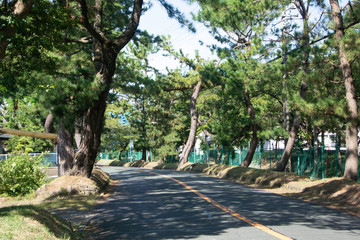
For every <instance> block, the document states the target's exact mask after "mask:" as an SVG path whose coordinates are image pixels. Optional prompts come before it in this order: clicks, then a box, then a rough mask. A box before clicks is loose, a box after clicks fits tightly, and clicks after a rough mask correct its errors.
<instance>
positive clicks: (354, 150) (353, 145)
mask: <svg viewBox="0 0 360 240" xmlns="http://www.w3.org/2000/svg"><path fill="white" fill-rule="evenodd" d="M330 6H331V13H332V16H333V20H334V24H335V37H336V40H337V44H338V46H337V47H338V50H339V59H340V68H341V71H342V74H343V78H344V83H345V91H346V102H347V107H348V116H347V119H346V120H347V124H346V162H345V172H344V177H345V178H348V179H353V180H355V181H356V180H357V178H358V164H359V163H358V161H359V160H358V136H357V133H358V131H357V126H358V121H357V118H358V109H357V100H356V95H355V86H354V78H353V75H352V69H351V65H350V63H349V61H348V59H347V56H346V51H345V46H344V43H343V38H344V36H345V31H344V24H343V18H342V15H341V10H340V7H339V1H338V0H330Z"/></svg>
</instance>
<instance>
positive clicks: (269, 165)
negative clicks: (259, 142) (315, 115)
mask: <svg viewBox="0 0 360 240" xmlns="http://www.w3.org/2000/svg"><path fill="white" fill-rule="evenodd" d="M247 153H248V149H246V148H243V149H242V148H239V149H235V150H225V149H219V150H208V151H201V152H191V153H190V155H189V158H188V161H189V162H192V163H204V164H214V163H215V164H225V165H240V164H241V163H242V162H243V161H244V159H245V157H246V155H247ZM148 154H149V155H148V156H147V159H149V160H150V161H156V160H158V159H154V156H153V154H152V153H151V152H149V153H148ZM282 154H283V150H282V149H264V148H257V149H256V152H255V154H254V158H253V161H252V163H251V165H250V167H251V168H257V169H264V170H274V169H275V168H276V165H277V163H278V162H279V161H280V159H281V157H282ZM99 158H101V159H114V158H117V159H119V160H121V161H124V162H132V161H137V160H140V159H142V152H134V151H123V152H121V154H119V153H117V154H116V153H114V152H108V153H100V154H99ZM163 161H164V162H167V163H178V161H179V158H178V156H176V155H170V156H166V158H165V159H163ZM344 168H345V150H343V149H340V147H335V148H331V149H325V148H324V147H318V148H294V149H293V151H292V154H291V159H290V161H289V164H288V165H287V168H286V171H287V172H292V173H295V174H298V175H301V176H305V177H309V178H314V179H318V178H329V177H341V176H343V175H344ZM358 171H359V172H358V173H359V174H358V175H359V181H360V162H359V170H358Z"/></svg>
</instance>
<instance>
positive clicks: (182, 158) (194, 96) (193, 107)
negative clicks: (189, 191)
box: [179, 80, 202, 166]
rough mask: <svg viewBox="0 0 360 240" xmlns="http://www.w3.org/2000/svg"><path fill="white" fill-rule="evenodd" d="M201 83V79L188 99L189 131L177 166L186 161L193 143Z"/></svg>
mask: <svg viewBox="0 0 360 240" xmlns="http://www.w3.org/2000/svg"><path fill="white" fill-rule="evenodd" d="M201 84H202V81H201V80H200V81H199V82H198V83H197V84H196V86H195V87H194V91H193V94H192V96H191V99H190V116H191V123H190V133H189V137H188V140H187V142H186V145H185V147H184V150H183V152H182V153H181V156H180V160H179V166H181V165H183V164H184V163H187V161H188V158H189V155H190V152H191V149H192V147H193V145H194V143H195V137H196V130H197V122H198V114H197V112H196V100H197V98H198V96H199V92H200V89H201Z"/></svg>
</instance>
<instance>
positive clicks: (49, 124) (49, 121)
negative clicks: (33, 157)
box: [44, 113, 56, 152]
mask: <svg viewBox="0 0 360 240" xmlns="http://www.w3.org/2000/svg"><path fill="white" fill-rule="evenodd" d="M54 123H55V116H54V115H53V114H52V113H49V114H48V115H47V117H46V120H45V124H44V129H45V132H47V133H55V128H54ZM51 142H52V144H53V152H56V140H51Z"/></svg>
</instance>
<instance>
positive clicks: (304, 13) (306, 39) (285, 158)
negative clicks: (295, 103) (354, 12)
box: [276, 0, 310, 172]
mask: <svg viewBox="0 0 360 240" xmlns="http://www.w3.org/2000/svg"><path fill="white" fill-rule="evenodd" d="M308 4H309V3H308ZM295 5H296V7H297V9H298V11H299V13H300V14H301V17H302V19H303V24H304V29H303V33H302V44H301V46H302V50H303V56H302V67H303V72H304V73H305V75H306V74H307V73H308V72H309V55H310V49H309V48H310V36H309V34H310V32H309V31H310V30H309V29H310V28H309V23H308V18H309V14H308V10H309V9H308V7H307V6H305V4H304V1H302V0H298V1H295ZM307 89H308V83H307V81H306V80H305V79H303V80H302V81H301V85H300V97H301V99H303V100H305V97H306V92H307ZM300 122H301V120H300V113H299V112H298V111H296V112H295V113H294V120H293V124H292V126H291V129H290V133H289V138H288V140H287V143H286V146H285V149H284V153H283V155H282V157H281V160H280V161H279V163H278V164H277V166H276V171H280V172H283V171H285V168H286V166H287V164H288V162H289V159H290V157H291V152H292V149H293V147H294V144H295V141H296V138H297V134H298V131H299V128H300Z"/></svg>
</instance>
